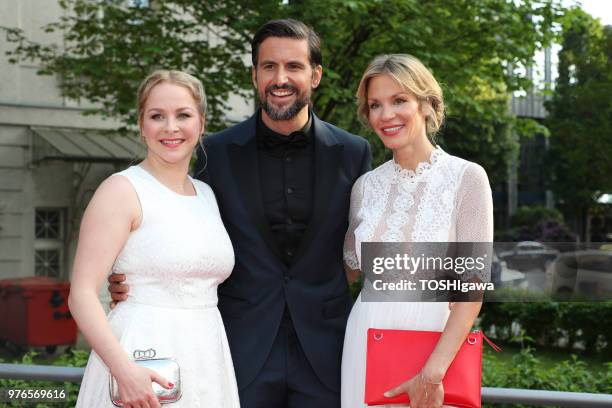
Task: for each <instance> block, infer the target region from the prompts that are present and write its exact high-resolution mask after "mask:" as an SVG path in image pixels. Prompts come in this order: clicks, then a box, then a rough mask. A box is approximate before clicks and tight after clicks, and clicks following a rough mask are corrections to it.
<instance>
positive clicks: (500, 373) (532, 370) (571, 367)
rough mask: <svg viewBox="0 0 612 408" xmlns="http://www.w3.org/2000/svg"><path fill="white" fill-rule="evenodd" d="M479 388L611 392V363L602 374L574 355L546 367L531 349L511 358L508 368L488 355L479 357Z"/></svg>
mask: <svg viewBox="0 0 612 408" xmlns="http://www.w3.org/2000/svg"><path fill="white" fill-rule="evenodd" d="M482 385H483V386H484V387H496V388H519V389H534V390H549V391H568V392H592V393H604V394H609V393H611V392H612V363H608V364H606V369H605V370H603V371H599V372H598V371H591V370H589V366H588V365H587V364H586V363H585V362H584V361H580V360H579V359H578V358H577V357H576V356H575V355H572V356H571V357H570V359H569V360H565V361H562V362H560V363H557V364H555V365H554V366H553V367H546V366H545V365H544V364H543V362H542V361H541V360H540V359H538V358H536V357H535V356H534V354H533V349H531V348H529V347H528V348H525V349H523V350H521V352H520V353H519V354H516V355H515V356H513V358H512V362H511V363H510V364H509V363H507V362H503V361H501V360H499V359H498V358H497V357H496V356H495V355H494V354H492V353H486V352H485V353H483V364H482ZM483 406H484V407H491V408H510V407H525V405H518V404H511V405H509V404H503V405H498V404H495V405H492V404H484V405H483Z"/></svg>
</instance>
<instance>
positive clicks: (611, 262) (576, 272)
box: [546, 250, 612, 300]
mask: <svg viewBox="0 0 612 408" xmlns="http://www.w3.org/2000/svg"><path fill="white" fill-rule="evenodd" d="M546 274H547V275H548V276H549V278H550V281H551V291H552V294H553V295H555V296H558V297H561V298H589V299H594V300H595V299H600V300H604V299H610V297H611V296H612V251H601V250H585V251H576V252H566V253H564V254H562V255H561V256H560V257H559V258H558V259H556V260H555V261H554V262H553V263H552V264H551V265H550V266H549V268H548V270H547V271H546Z"/></svg>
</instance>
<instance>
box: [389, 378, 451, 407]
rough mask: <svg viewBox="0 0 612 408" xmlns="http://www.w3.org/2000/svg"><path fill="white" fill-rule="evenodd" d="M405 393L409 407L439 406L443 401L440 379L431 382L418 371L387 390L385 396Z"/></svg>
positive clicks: (442, 387) (442, 388)
mask: <svg viewBox="0 0 612 408" xmlns="http://www.w3.org/2000/svg"><path fill="white" fill-rule="evenodd" d="M403 393H406V394H408V398H409V399H410V408H440V407H442V404H443V402H444V386H443V385H442V381H440V382H439V383H433V382H430V381H428V380H426V379H425V378H424V377H423V374H422V373H419V374H417V375H415V376H414V377H412V378H411V379H409V380H408V381H406V382H405V383H403V384H402V385H399V386H397V387H395V388H393V389H391V390H389V391H387V392H385V397H387V398H392V397H395V396H397V395H399V394H403Z"/></svg>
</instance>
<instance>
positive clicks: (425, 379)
mask: <svg viewBox="0 0 612 408" xmlns="http://www.w3.org/2000/svg"><path fill="white" fill-rule="evenodd" d="M419 375H420V377H421V380H422V381H424V382H426V383H428V384H432V385H440V384H442V380H440V381H438V382H435V381H431V380H429V379H427V378H425V376H424V375H423V372H422V371H421V372H420V373H419Z"/></svg>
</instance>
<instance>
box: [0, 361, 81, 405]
mask: <svg viewBox="0 0 612 408" xmlns="http://www.w3.org/2000/svg"><path fill="white" fill-rule="evenodd" d="M37 355H38V353H36V352H35V351H28V352H27V353H25V354H24V355H23V356H22V357H21V361H19V362H17V361H14V362H13V364H16V363H20V364H37V363H36V362H35V358H36V356H37ZM88 358H89V353H88V352H86V351H82V350H70V351H69V352H66V353H64V354H61V355H60V356H59V358H58V359H57V360H55V361H54V362H53V365H55V366H63V367H85V365H86V364H87V360H88ZM0 387H6V388H31V387H36V388H46V389H49V388H60V387H61V388H63V389H64V390H65V391H66V397H67V398H66V401H62V402H46V403H43V402H40V403H35V404H33V405H32V404H30V405H28V406H32V407H36V408H64V407H65V408H69V407H74V406H75V405H76V400H77V396H78V395H79V384H77V383H72V382H67V381H66V382H57V381H26V380H12V379H0ZM5 404H6V405H1V406H3V407H4V406H6V407H21V406H23V403H22V402H21V401H13V402H10V403H8V402H7V403H5Z"/></svg>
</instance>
